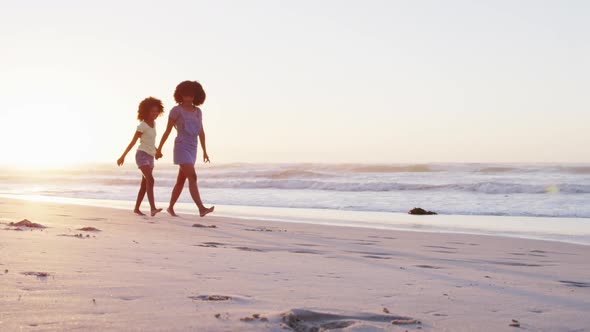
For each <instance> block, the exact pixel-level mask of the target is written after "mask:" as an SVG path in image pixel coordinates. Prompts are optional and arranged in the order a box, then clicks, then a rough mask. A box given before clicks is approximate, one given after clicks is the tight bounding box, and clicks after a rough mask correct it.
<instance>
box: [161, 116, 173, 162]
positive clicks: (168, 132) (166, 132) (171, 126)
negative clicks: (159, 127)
mask: <svg viewBox="0 0 590 332" xmlns="http://www.w3.org/2000/svg"><path fill="white" fill-rule="evenodd" d="M175 123H176V121H175V120H173V119H171V118H170V117H168V124H167V125H166V131H165V132H164V135H162V138H161V139H160V145H159V146H158V149H157V151H156V159H160V158H162V148H163V147H164V143H166V140H167V139H168V136H170V132H171V131H172V128H173V127H174V124H175Z"/></svg>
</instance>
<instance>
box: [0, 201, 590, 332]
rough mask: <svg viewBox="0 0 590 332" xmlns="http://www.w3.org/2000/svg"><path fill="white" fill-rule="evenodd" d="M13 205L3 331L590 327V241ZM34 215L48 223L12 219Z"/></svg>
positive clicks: (6, 245) (6, 221) (4, 218)
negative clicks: (399, 322) (23, 223)
mask: <svg viewBox="0 0 590 332" xmlns="http://www.w3.org/2000/svg"><path fill="white" fill-rule="evenodd" d="M0 211H1V212H0V223H2V224H0V234H1V235H0V253H1V254H0V289H2V293H1V295H0V329H1V330H7V331H10V330H19V329H20V330H35V331H55V330H73V329H82V330H109V331H110V330H112V331H116V330H131V331H140V330H150V331H161V330H168V331H186V330H199V331H237V330H239V331H284V330H285V329H286V330H289V329H291V330H297V331H305V329H311V328H314V327H317V328H325V329H327V328H335V327H339V328H340V330H342V331H380V330H384V331H405V330H422V331H473V330H478V331H510V330H513V329H514V327H510V326H509V325H510V324H511V323H513V322H512V320H513V319H514V320H517V321H518V323H519V324H520V325H521V327H522V328H524V329H527V330H546V331H571V330H583V329H584V328H587V327H588V326H590V318H588V316H587V314H586V312H588V310H590V301H588V298H590V296H589V295H590V280H588V276H589V275H590V267H589V266H588V264H587V260H588V257H589V256H590V247H588V246H583V245H575V244H569V243H561V242H552V241H541V240H528V239H517V238H508V237H494V236H481V235H469V234H452V233H432V232H407V231H399V230H385V229H371V228H355V227H339V226H328V225H311V224H307V223H286V222H273V221H271V220H256V219H238V218H230V217H220V216H211V217H206V218H198V217H196V216H194V215H192V214H184V215H182V217H181V218H173V217H170V216H168V215H166V214H164V213H162V214H159V215H158V216H156V217H154V218H150V217H139V216H135V215H133V214H132V213H131V212H130V211H125V210H120V209H111V208H100V207H89V206H83V205H71V204H63V203H55V202H53V203H50V202H39V201H26V200H14V199H7V198H0ZM22 219H28V220H30V221H31V222H33V223H38V224H40V225H43V226H45V227H46V228H42V229H40V228H29V227H17V226H14V225H12V226H11V225H10V223H11V222H12V223H16V222H19V221H21V220H22ZM212 226H215V227H212ZM87 227H92V228H96V229H98V230H97V231H93V230H91V229H90V228H87ZM84 229H85V230H84ZM44 273H47V274H46V275H45V274H44ZM396 319H406V321H404V322H405V323H411V324H404V325H397V324H392V322H393V321H394V320H396ZM411 320H416V321H419V322H420V323H417V322H412V321H411Z"/></svg>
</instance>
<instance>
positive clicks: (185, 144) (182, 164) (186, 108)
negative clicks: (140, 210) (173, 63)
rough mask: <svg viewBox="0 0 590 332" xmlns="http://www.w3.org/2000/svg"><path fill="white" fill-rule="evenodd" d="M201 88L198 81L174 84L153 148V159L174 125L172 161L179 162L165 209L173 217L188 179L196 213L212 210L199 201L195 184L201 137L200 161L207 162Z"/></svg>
mask: <svg viewBox="0 0 590 332" xmlns="http://www.w3.org/2000/svg"><path fill="white" fill-rule="evenodd" d="M205 97H206V95H205V91H204V90H203V87H202V86H201V84H200V83H199V82H196V81H184V82H181V83H180V84H178V86H176V90H175V91H174V100H176V102H177V103H178V105H177V106H174V107H173V108H172V110H170V116H169V117H168V125H167V127H166V132H164V135H162V139H161V140H160V145H159V146H158V149H157V152H156V159H159V158H161V157H162V147H163V146H164V143H166V140H167V139H168V135H170V131H172V127H174V128H176V132H177V136H176V139H175V140H174V164H176V165H178V166H179V169H178V177H177V179H176V184H175V185H174V189H173V190H172V195H171V197H170V206H168V208H167V209H166V211H168V213H169V214H170V215H172V216H174V217H176V216H177V214H176V213H175V212H174V204H176V201H177V200H178V197H179V196H180V193H181V192H182V189H183V187H184V182H185V181H186V179H188V187H189V190H190V193H191V196H192V198H193V201H194V202H195V204H197V207H198V208H199V215H200V216H201V217H204V216H205V215H207V214H209V213H211V212H213V209H214V208H215V207H214V206H212V207H210V208H207V207H205V205H203V202H202V201H201V196H200V195H199V188H198V187H197V173H196V171H195V162H196V160H197V146H198V141H199V140H200V141H201V148H202V149H203V161H204V162H205V163H208V162H209V156H208V155H207V147H206V145H205V130H204V129H203V113H202V111H201V109H200V108H199V107H198V106H199V105H202V104H203V102H205Z"/></svg>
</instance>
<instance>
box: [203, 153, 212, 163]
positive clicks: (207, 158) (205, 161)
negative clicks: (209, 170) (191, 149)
mask: <svg viewBox="0 0 590 332" xmlns="http://www.w3.org/2000/svg"><path fill="white" fill-rule="evenodd" d="M203 162H204V163H210V162H211V161H210V160H209V155H208V154H207V152H205V153H203Z"/></svg>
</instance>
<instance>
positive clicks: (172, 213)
mask: <svg viewBox="0 0 590 332" xmlns="http://www.w3.org/2000/svg"><path fill="white" fill-rule="evenodd" d="M166 212H168V214H169V215H171V216H173V217H178V215H177V214H176V213H175V212H174V209H173V208H171V207H169V208H167V209H166Z"/></svg>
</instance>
